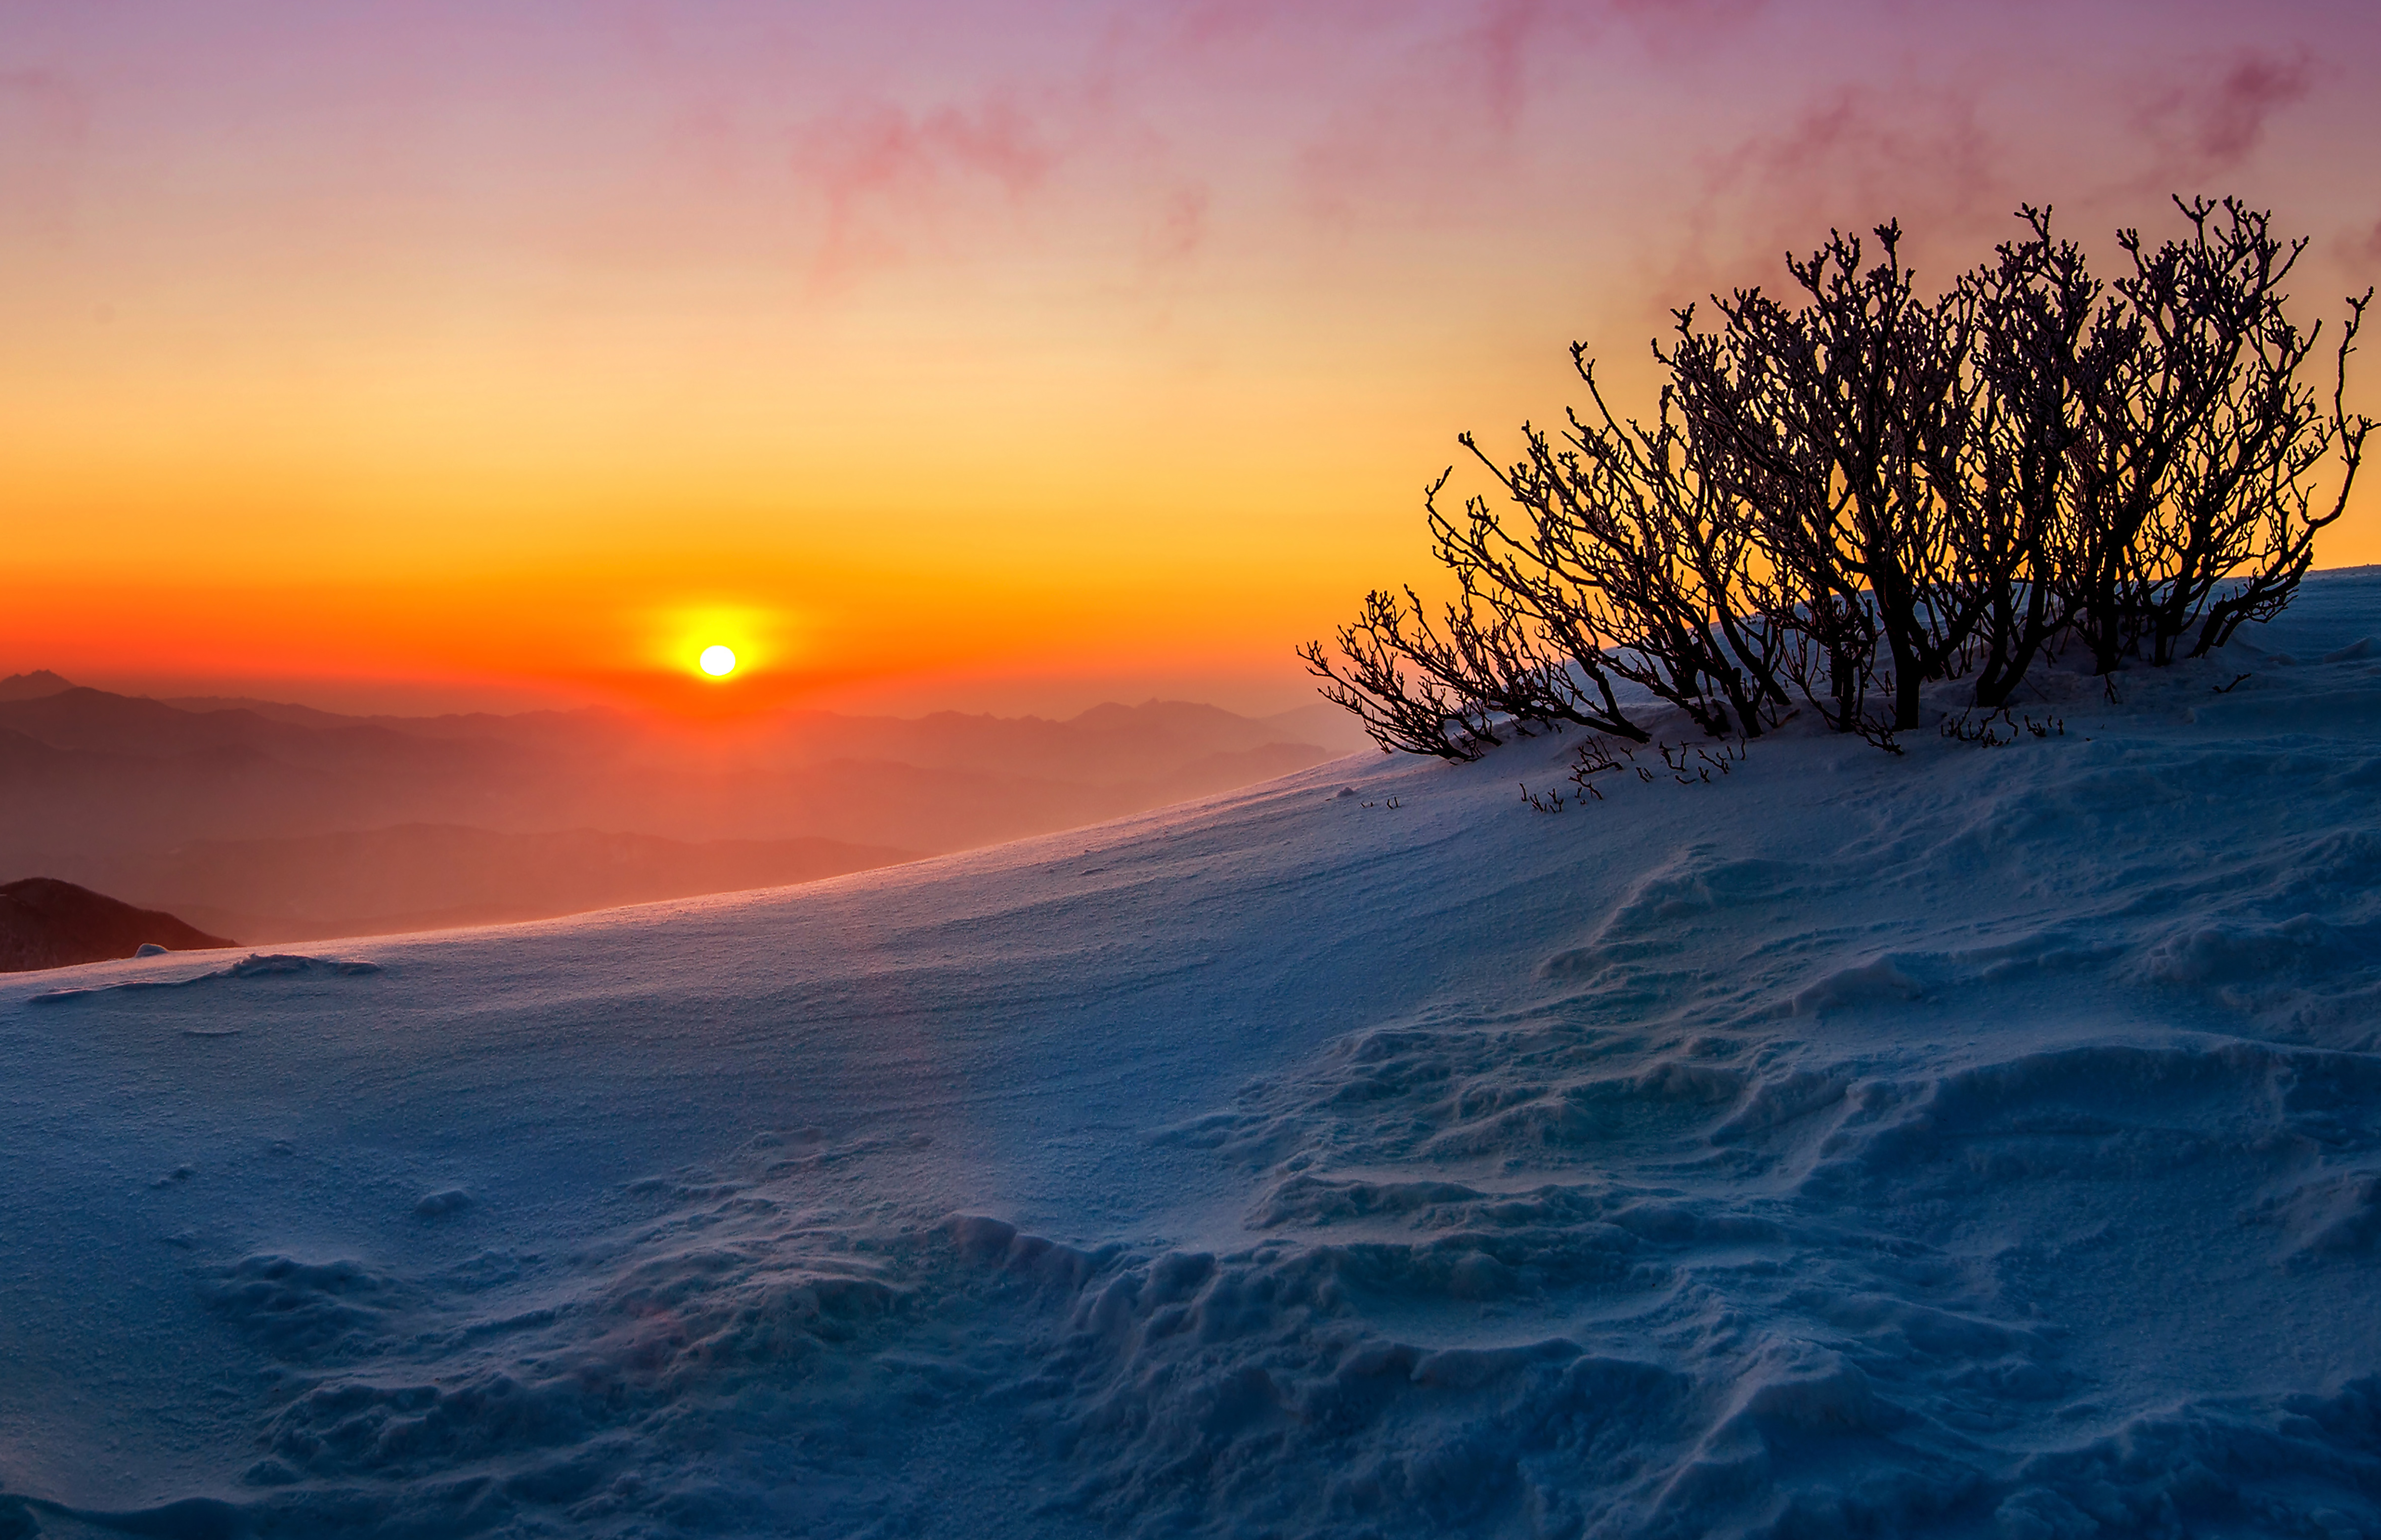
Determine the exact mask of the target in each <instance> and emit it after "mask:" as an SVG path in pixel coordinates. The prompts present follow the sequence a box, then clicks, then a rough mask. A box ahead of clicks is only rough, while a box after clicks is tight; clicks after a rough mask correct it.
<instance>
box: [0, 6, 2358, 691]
mask: <svg viewBox="0 0 2381 1540" xmlns="http://www.w3.org/2000/svg"><path fill="white" fill-rule="evenodd" d="M2376 81H2381V19H2376V18H2375V13H2374V11H2373V9H2372V7H2371V6H2368V5H2362V4H2348V3H2335V4H2303V5H2296V6H2292V5H2265V6H2242V5H2240V4H2237V3H2227V4H2221V5H2216V4H2204V5H2196V4H2174V3H2161V4H2138V5H2078V4H2072V3H2067V4H2039V5H2030V4H1993V5H1951V4H1939V5H1937V4H1923V3H1874V4H1863V3H1846V4H1826V5H1821V4H1777V3H1773V4H1762V3H1759V0H1688V3H1682V4H1661V3H1659V0H1604V3H1601V4H1565V3H1558V0H1537V3H1532V0H1481V3H1476V4H1474V3H1462V0H1439V3H1435V4H1420V3H1415V4H1407V3H1400V0H1369V3H1367V0H1316V3H1313V4H1305V5H1297V4H1280V5H1264V4H1252V3H1247V0H1206V3H1200V0H1183V3H1167V0H1142V3H1137V4H1102V3H1093V0H1077V3H1057V0H1051V3H1046V4H1031V3H1022V0H1020V3H1011V4H989V3H976V4H957V3H942V4H911V3H878V4H871V5H868V6H827V5H799V4H792V3H761V0H703V3H701V4H681V5H661V4H625V3H618V4H606V3H594V0H591V3H588V4H583V5H562V4H546V3H530V0H509V3H504V0H498V3H490V0H472V3H470V4H462V3H432V0H408V3H407V4H404V5H396V4H387V5H374V4H347V3H341V4H325V3H324V0H305V3H302V4H301V3H296V0H291V3H274V4H262V3H241V0H213V3H208V4H195V3H176V4H158V3H149V0H82V3H77V4H71V5H61V4H56V3H55V0H39V3H18V0H5V3H0V274H5V275H6V281H5V282H0V336H5V339H6V340H5V343H0V532H5V541H6V544H5V555H0V581H5V593H0V673H6V672H10V671H14V670H18V669H30V668H35V667H49V668H54V669H56V670H58V671H60V672H62V673H65V674H67V676H69V677H70V678H76V679H78V680H85V681H89V682H95V683H104V684H111V685H115V686H117V687H122V688H138V689H143V690H151V691H200V690H207V691H234V690H237V691H252V692H260V693H266V694H272V695H276V696H279V697H281V698H289V699H302V700H310V701H315V702H318V703H325V704H334V705H353V706H397V707H403V708H405V709H431V708H433V707H436V708H444V707H446V706H454V705H505V706H511V705H526V704H541V703H565V704H567V703H581V702H592V701H604V700H644V701H659V702H672V701H677V702H695V701H700V700H712V699H717V698H718V697H717V696H716V694H715V692H717V691H727V690H734V691H743V692H744V693H743V694H742V695H740V696H739V697H736V698H737V699H739V700H744V701H749V702H753V703H761V702H772V703H774V702H787V701H801V702H807V703H819V704H828V705H835V706H838V707H843V708H869V709H892V710H902V711H910V710H917V709H922V708H926V707H933V706H945V705H963V706H971V707H974V708H976V709H987V708H988V709H997V710H1024V709H1031V710H1040V711H1044V712H1052V711H1070V710H1074V709H1079V708H1080V707H1081V706H1083V705H1088V704H1090V703H1093V702H1095V701H1098V700H1100V699H1103V698H1109V697H1116V698H1129V699H1140V698H1143V697H1146V696H1148V695H1152V694H1157V695H1172V696H1187V697H1191V698H1197V699H1208V700H1214V701H1217V702H1219V703H1225V704H1227V705H1233V706H1236V707H1239V708H1242V709H1252V710H1253V709H1278V708H1280V707H1282V706H1286V705H1289V704H1294V703H1297V702H1299V701H1300V699H1302V698H1306V697H1305V690H1304V685H1303V681H1302V676H1301V675H1300V671H1299V668H1298V666H1297V664H1296V663H1295V662H1294V660H1292V659H1291V658H1290V655H1289V649H1290V647H1291V646H1292V644H1294V643H1296V642H1300V641H1303V640H1305V639H1306V638H1308V637H1310V636H1313V635H1317V634H1320V633H1322V632H1324V631H1325V630H1326V629H1328V628H1329V626H1330V625H1331V624H1332V622H1334V621H1335V620H1337V619H1338V618H1340V617H1342V616H1343V615H1344V614H1346V613H1347V612H1348V611H1349V610H1350V609H1351V608H1352V605H1353V603H1354V601H1355V599H1356V598H1357V597H1358V595H1359V594H1360V593H1361V592H1362V590H1363V589H1364V588H1366V587H1367V586H1370V585H1372V584H1374V583H1377V582H1381V581H1391V580H1398V579H1402V578H1407V577H1412V576H1418V575H1419V574H1420V572H1421V571H1422V568H1423V566H1424V562H1425V557H1424V553H1423V542H1422V531H1421V525H1420V519H1419V514H1418V507H1419V497H1418V493H1419V489H1420V487H1421V486H1422V483H1424V482H1425V481H1427V480H1428V479H1429V478H1430V477H1431V476H1432V475H1434V474H1435V472H1436V471H1439V470H1440V469H1441V468H1442V467H1444V466H1445V465H1447V463H1448V462H1449V460H1450V459H1451V458H1453V454H1454V446H1453V443H1452V439H1453V435H1454V434H1455V433H1456V432H1457V431H1458V430H1459V429H1462V428H1466V427H1471V428H1474V429H1477V430H1479V431H1481V432H1482V433H1483V434H1484V435H1486V436H1487V437H1488V438H1490V439H1491V441H1492V442H1494V441H1496V440H1497V439H1499V438H1500V437H1509V435H1510V434H1511V432H1512V430H1513V428H1514V426H1515V425H1516V424H1517V423H1518V422H1520V421H1521V420H1522V419H1523V418H1525V417H1533V418H1539V419H1544V418H1547V417H1550V416H1553V415H1555V414H1556V413H1557V412H1558V411H1559V409H1560V408H1561V406H1562V404H1563V403H1564V402H1565V401H1567V400H1569V399H1571V398H1572V397H1573V396H1574V395H1575V392H1573V391H1572V390H1571V389H1570V388H1569V385H1570V375H1569V361H1568V359H1567V357H1566V354H1565V348H1566V346H1567V345H1568V344H1569V342H1570V341H1572V340H1573V339H1574V338H1576V339H1580V340H1583V341H1585V342H1587V343H1588V344H1589V345H1590V347H1591V348H1592V349H1593V351H1595V352H1596V353H1598V354H1599V355H1601V356H1603V357H1604V358H1605V359H1606V360H1607V361H1608V363H1607V368H1609V369H1611V370H1612V371H1614V377H1615V383H1616V385H1617V386H1618V390H1619V394H1620V395H1621V396H1622V397H1624V398H1629V399H1634V398H1637V397H1638V396H1639V394H1640V392H1641V390H1642V387H1643V386H1644V385H1646V383H1647V381H1648V380H1649V378H1650V376H1649V374H1648V373H1647V371H1646V370H1645V368H1644V366H1643V357H1644V343H1645V339H1646V338H1647V337H1648V336H1651V335H1652V334H1653V333H1654V331H1656V330H1657V329H1659V328H1660V326H1661V325H1662V324H1663V322H1664V319H1665V314H1666V312H1667V307H1669V306H1670V305H1672V304H1676V303H1681V302H1684V301H1687V300H1689V299H1694V298H1696V297H1697V296H1699V295H1700V294H1702V293H1703V292H1705V291H1707V290H1708V289H1710V288H1712V287H1716V286H1721V285H1728V284H1735V283H1746V282H1756V281H1758V282H1764V283H1774V282H1775V281H1776V279H1777V276H1778V275H1779V254H1780V253H1781V252H1782V251H1784V249H1786V248H1787V247H1789V246H1796V247H1802V246H1808V245H1811V244H1813V243H1815V242H1816V241H1817V240H1819V239H1821V238H1824V237H1825V232H1826V230H1827V228H1828V226H1830V225H1845V226H1867V225H1870V224H1873V223H1874V222H1875V221H1876V220H1878V219H1880V218H1883V217H1885V216H1887V215H1898V216H1899V218H1900V219H1901V221H1902V222H1903V224H1904V225H1905V226H1909V227H1911V230H1912V232H1913V238H1912V242H1911V250H1912V251H1914V252H1915V255H1916V259H1917V261H1918V263H1919V264H1920V266H1921V268H1922V272H1923V275H1925V276H1927V277H1928V278H1930V279H1948V277H1949V276H1950V275H1951V274H1952V273H1953V272H1954V271H1956V270H1957V269H1958V268H1960V267H1963V266H1966V265H1968V264H1969V263H1972V262H1973V261H1974V260H1976V259H1977V258H1978V257H1980V256H1982V255H1983V254H1984V251H1985V250H1986V249H1987V247H1988V246H1989V245H1990V243H1991V242H1992V241H1993V240H1995V239H1997V238H2002V237H2004V236H2005V235H2007V234H2008V233H2009V230H2010V228H2011V224H2010V221H2009V218H2008V215H2009V212H2010V211H2011V210H2012V209H2013V208H2014V207H2015V205H2016V204H2017V203H2018V202H2021V201H2026V202H2051V203H2054V204H2055V205H2057V211H2058V218H2059V221H2060V223H2061V224H2062V225H2064V226H2065V227H2066V228H2067V229H2068V230H2069V231H2070V233H2073V234H2076V235H2078V236H2080V237H2082V238H2086V239H2087V241H2088V242H2089V243H2090V244H2091V245H2092V246H2093V248H2094V251H2095V252H2097V253H2100V254H2101V255H2102V256H2103V257H2104V259H2113V258H2114V257H2115V256H2116V252H2115V251H2114V247H2113V243H2112V242H2111V241H2110V240H2109V239H2108V235H2109V232H2110V231H2111V229H2112V228H2113V227H2114V226H2118V225H2119V224H2138V225H2142V226H2144V227H2146V228H2148V229H2150V230H2152V231H2154V232H2159V233H2163V232H2164V231H2166V230H2167V229H2168V228H2169V227H2170V226H2171V225H2172V220H2171V217H2170V214H2168V213H2167V206H2166V198H2167V193H2168V192H2170V191H2183V192H2191V191H2206V192H2210V193H2224V192H2239V193H2241V195H2243V196H2245V197H2247V198H2248V199H2250V200H2251V201H2252V202H2256V203H2259V204H2261V205H2266V206H2270V207H2272V208H2273V209H2274V210H2275V211H2276V214H2277V224H2278V225H2279V226H2281V227H2282V228H2285V229H2287V230H2289V231H2291V232H2295V233H2302V234H2305V235H2308V236H2311V237H2313V238H2314V242H2315V244H2314V249H2313V251H2311V252H2310V254H2309V256H2308V258H2307V261H2306V263H2304V264H2303V266H2302V273H2301V277H2300V280H2299V281H2298V282H2297V284H2296V285H2295V286H2294V287H2295V292H2296V295H2297V297H2298V312H2299V313H2300V315H2301V316H2302V318H2304V319H2312V318H2313V317H2314V316H2316V315H2323V316H2326V317H2336V316H2337V315H2338V312H2339V310H2340V305H2339V297H2340V296H2341V295H2342V294H2343V293H2345V292H2347V291H2348V290H2349V289H2350V288H2351V287H2353V288H2356V289H2359V290H2361V289H2362V288H2363V287H2364V286H2365V285H2366V284H2367V283H2370V282H2373V281H2375V279H2376V278H2381V157H2376V156H2375V152H2374V147H2375V145H2376V144H2381V90H2376V89H2375V82H2376ZM2103 265H2104V266H2105V265H2107V263H2106V260H2104V263H2103ZM2333 324H2336V321H2335V322H2334V323H2333ZM2356 395H2357V397H2358V398H2359V399H2361V401H2362V403H2363V405H2364V406H2365V408H2366V409H2368V410H2373V409H2376V408H2381V359H2375V358H2371V357H2368V359H2367V369H2366V373H2365V374H2364V376H2363V385H2362V388H2361V389H2360V390H2359V391H2358V392H2357V393H2356ZM2352 404H2353V403H2352ZM2375 560H2381V488H2375V492H2374V495H2372V496H2368V497H2366V498H2365V499H2364V500H2363V505H2362V507H2360V508H2359V509H2358V510H2356V511H2355V512H2354V513H2352V514H2351V515H2350V520H2349V521H2348V523H2347V524H2346V525H2345V526H2344V527H2343V528H2341V529H2340V530H2338V531H2336V532H2334V534H2333V536H2332V538H2331V539H2330V541H2329V543H2328V544H2327V545H2326V547H2325V548H2324V563H2325V565H2327V566H2338V565H2348V564H2352V563H2359V562H2369V561H2375ZM709 642H727V643H729V644H731V645H733V646H734V647H736V649H737V651H738V653H739V656H740V657H741V658H742V660H743V663H744V666H743V667H741V668H740V669H739V672H738V674H737V675H735V676H733V677H731V678H730V680H729V681H728V682H727V683H725V684H709V683H705V682H702V680H701V679H700V678H699V676H697V675H696V674H695V672H694V670H693V660H694V656H695V654H696V653H697V652H699V651H700V649H701V647H702V645H704V644H706V643H709ZM702 691H713V692H714V695H712V696H704V695H702Z"/></svg>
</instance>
